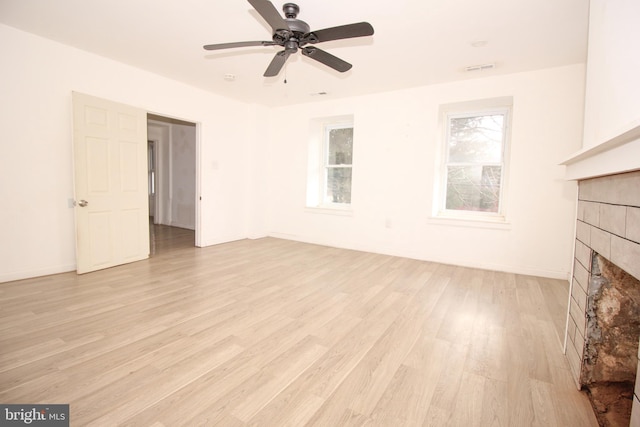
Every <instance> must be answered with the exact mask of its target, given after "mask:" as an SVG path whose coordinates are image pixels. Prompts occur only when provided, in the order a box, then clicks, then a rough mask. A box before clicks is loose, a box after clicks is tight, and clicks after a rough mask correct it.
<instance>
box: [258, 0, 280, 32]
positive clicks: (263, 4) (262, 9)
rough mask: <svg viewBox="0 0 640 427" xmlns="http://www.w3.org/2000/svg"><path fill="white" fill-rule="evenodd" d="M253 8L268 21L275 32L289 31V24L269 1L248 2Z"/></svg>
mask: <svg viewBox="0 0 640 427" xmlns="http://www.w3.org/2000/svg"><path fill="white" fill-rule="evenodd" d="M248 1H249V3H250V4H251V6H253V8H254V9H255V10H256V11H257V12H258V13H259V14H260V16H262V19H264V20H265V21H267V24H269V26H270V27H271V29H272V30H273V32H274V33H275V32H276V30H288V29H289V24H287V21H285V20H284V18H283V17H282V15H280V12H278V10H277V9H276V7H275V6H274V5H273V3H271V2H270V1H269V0H248Z"/></svg>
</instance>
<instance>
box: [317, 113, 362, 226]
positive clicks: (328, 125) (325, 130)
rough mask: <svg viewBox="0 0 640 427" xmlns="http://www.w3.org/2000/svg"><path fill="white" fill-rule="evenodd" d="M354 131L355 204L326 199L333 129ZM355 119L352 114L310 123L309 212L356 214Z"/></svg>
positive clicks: (352, 161) (322, 118)
mask: <svg viewBox="0 0 640 427" xmlns="http://www.w3.org/2000/svg"><path fill="white" fill-rule="evenodd" d="M337 128H352V129H353V130H354V135H353V145H352V147H351V150H352V151H351V155H352V157H351V171H352V172H351V203H333V202H329V201H327V200H326V185H327V184H326V181H327V178H326V175H327V172H326V169H325V163H326V161H327V154H328V149H329V144H328V135H329V132H330V130H331V129H337ZM355 146H356V137H355V120H354V116H353V115H352V114H346V115H341V116H332V117H320V118H315V119H311V120H310V121H309V144H308V153H307V185H306V188H307V194H306V202H305V211H306V212H308V213H320V214H329V215H341V216H343V215H347V216H351V215H353V196H354V194H353V188H354V187H353V184H354V171H355V168H354V157H353V156H354V153H355V151H356V148H355Z"/></svg>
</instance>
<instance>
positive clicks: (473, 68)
mask: <svg viewBox="0 0 640 427" xmlns="http://www.w3.org/2000/svg"><path fill="white" fill-rule="evenodd" d="M495 67H496V64H482V65H471V66H469V67H466V68H465V69H464V70H465V71H484V70H491V69H492V68H495Z"/></svg>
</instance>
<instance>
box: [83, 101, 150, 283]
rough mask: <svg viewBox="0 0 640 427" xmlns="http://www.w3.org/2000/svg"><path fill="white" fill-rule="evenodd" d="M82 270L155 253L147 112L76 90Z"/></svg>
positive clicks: (103, 266)
mask: <svg viewBox="0 0 640 427" xmlns="http://www.w3.org/2000/svg"><path fill="white" fill-rule="evenodd" d="M73 130H74V132H73V147H74V148H73V149H74V174H75V201H76V206H75V214H76V263H77V271H78V274H82V273H87V272H90V271H95V270H100V269H103V268H108V267H113V266H115V265H120V264H126V263H129V262H133V261H138V260H141V259H145V258H148V257H149V205H148V203H149V201H148V190H147V114H146V112H145V111H143V110H139V109H136V108H133V107H130V106H128V105H123V104H118V103H115V102H111V101H107V100H104V99H100V98H95V97H92V96H88V95H84V94H81V93H76V92H74V93H73Z"/></svg>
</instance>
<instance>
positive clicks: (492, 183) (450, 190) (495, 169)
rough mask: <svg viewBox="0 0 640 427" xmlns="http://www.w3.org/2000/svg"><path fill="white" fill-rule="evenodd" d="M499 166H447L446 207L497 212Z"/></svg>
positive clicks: (500, 168)
mask: <svg viewBox="0 0 640 427" xmlns="http://www.w3.org/2000/svg"><path fill="white" fill-rule="evenodd" d="M501 172H502V167H501V166H449V167H448V170H447V200H446V208H447V209H451V210H465V211H480V212H498V208H499V200H500V174H501Z"/></svg>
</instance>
